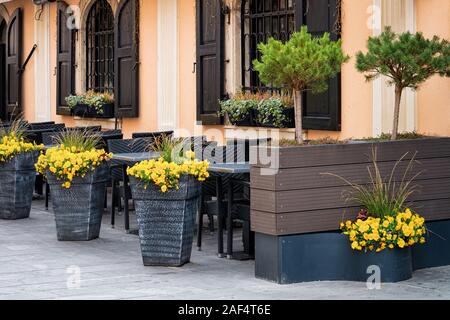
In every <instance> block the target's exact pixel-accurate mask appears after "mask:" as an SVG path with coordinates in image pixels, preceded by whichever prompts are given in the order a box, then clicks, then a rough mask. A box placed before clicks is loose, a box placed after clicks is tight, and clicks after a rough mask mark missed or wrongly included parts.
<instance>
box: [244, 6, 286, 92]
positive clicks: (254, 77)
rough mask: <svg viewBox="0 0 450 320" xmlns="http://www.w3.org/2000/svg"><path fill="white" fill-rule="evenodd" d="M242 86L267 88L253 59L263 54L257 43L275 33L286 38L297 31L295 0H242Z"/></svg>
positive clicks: (262, 89) (245, 87) (256, 88)
mask: <svg viewBox="0 0 450 320" xmlns="http://www.w3.org/2000/svg"><path fill="white" fill-rule="evenodd" d="M241 29H242V88H243V90H246V91H264V90H267V89H270V88H267V87H265V86H264V85H263V84H262V83H261V81H260V80H259V77H258V73H257V72H256V71H255V70H253V60H255V59H259V58H260V53H259V52H258V49H257V46H258V43H260V42H267V41H268V40H269V39H270V38H271V37H273V38H275V39H279V40H281V41H286V40H288V39H289V38H290V36H291V34H292V33H294V32H295V1H294V0H242V28H241Z"/></svg>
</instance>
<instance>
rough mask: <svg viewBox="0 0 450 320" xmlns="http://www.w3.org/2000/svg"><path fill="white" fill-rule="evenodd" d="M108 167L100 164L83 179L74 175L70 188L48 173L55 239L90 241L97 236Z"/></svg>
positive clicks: (101, 215) (98, 234) (100, 222)
mask: <svg viewBox="0 0 450 320" xmlns="http://www.w3.org/2000/svg"><path fill="white" fill-rule="evenodd" d="M108 173H109V167H108V165H107V164H106V163H105V164H102V165H101V166H99V167H97V168H96V169H95V170H94V171H92V172H90V173H88V174H87V175H86V176H85V177H84V178H81V177H76V178H75V179H74V180H73V182H72V186H71V187H70V189H66V188H63V187H62V181H59V180H57V179H56V177H55V176H54V175H53V174H51V173H50V172H48V174H47V177H48V183H49V185H50V190H51V193H52V203H53V211H54V213H55V220H56V231H57V236H58V240H59V241H90V240H94V239H97V238H98V237H99V236H100V228H101V224H102V217H103V210H104V204H105V192H106V182H107V181H108Z"/></svg>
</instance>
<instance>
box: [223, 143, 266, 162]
mask: <svg viewBox="0 0 450 320" xmlns="http://www.w3.org/2000/svg"><path fill="white" fill-rule="evenodd" d="M271 140H272V139H271V138H260V139H230V140H228V141H227V147H230V148H234V161H235V162H249V161H250V148H251V147H259V146H264V145H269V144H270V142H271Z"/></svg>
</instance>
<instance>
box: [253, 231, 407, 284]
mask: <svg viewBox="0 0 450 320" xmlns="http://www.w3.org/2000/svg"><path fill="white" fill-rule="evenodd" d="M255 260H256V263H255V274H256V277H257V278H260V279H264V280H269V281H274V282H277V283H279V284H290V283H299V282H313V281H359V282H366V281H367V280H368V279H369V277H370V276H371V275H372V274H373V271H372V269H370V268H369V267H371V266H377V267H379V268H380V269H379V270H380V277H381V281H382V282H399V281H404V280H408V279H410V278H411V277H412V259H411V250H410V249H409V248H408V249H404V250H400V249H398V250H387V251H384V252H382V253H378V254H375V253H368V254H365V253H360V252H355V251H353V250H352V249H351V248H350V244H349V241H348V239H347V238H346V237H345V236H343V235H341V234H339V233H337V232H327V233H315V234H304V235H294V236H281V237H275V236H269V235H264V234H260V233H258V234H257V235H256V257H255Z"/></svg>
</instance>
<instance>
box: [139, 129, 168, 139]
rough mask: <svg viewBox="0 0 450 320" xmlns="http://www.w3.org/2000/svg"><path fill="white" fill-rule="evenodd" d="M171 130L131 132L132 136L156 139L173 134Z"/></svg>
mask: <svg viewBox="0 0 450 320" xmlns="http://www.w3.org/2000/svg"><path fill="white" fill-rule="evenodd" d="M173 133H174V132H173V131H157V132H138V133H133V135H132V138H133V139H138V138H153V140H156V139H158V138H159V137H161V136H168V137H172V136H173Z"/></svg>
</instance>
